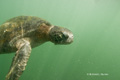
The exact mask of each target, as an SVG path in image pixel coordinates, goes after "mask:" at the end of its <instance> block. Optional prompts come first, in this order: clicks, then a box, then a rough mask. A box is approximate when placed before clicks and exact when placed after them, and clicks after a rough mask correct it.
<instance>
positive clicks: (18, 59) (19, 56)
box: [6, 39, 31, 80]
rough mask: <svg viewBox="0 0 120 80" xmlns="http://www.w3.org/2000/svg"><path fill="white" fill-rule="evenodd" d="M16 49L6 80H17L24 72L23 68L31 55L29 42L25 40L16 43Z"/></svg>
mask: <svg viewBox="0 0 120 80" xmlns="http://www.w3.org/2000/svg"><path fill="white" fill-rule="evenodd" d="M16 48H17V49H18V50H17V52H16V54H15V57H14V58H13V61H12V65H11V68H10V71H9V73H8V74H7V76H6V80H18V79H19V77H20V76H21V74H22V72H23V71H24V70H25V66H26V64H27V61H28V59H29V56H30V53H31V46H30V42H29V41H28V40H26V39H20V40H18V41H17V42H16Z"/></svg>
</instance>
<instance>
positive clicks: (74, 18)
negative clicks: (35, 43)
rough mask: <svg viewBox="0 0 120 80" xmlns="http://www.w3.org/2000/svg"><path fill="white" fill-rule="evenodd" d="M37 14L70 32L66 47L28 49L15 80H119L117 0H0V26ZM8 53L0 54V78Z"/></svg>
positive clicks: (119, 1) (119, 16)
mask: <svg viewBox="0 0 120 80" xmlns="http://www.w3.org/2000/svg"><path fill="white" fill-rule="evenodd" d="M20 15H30V16H38V17H41V18H43V19H46V20H48V21H49V22H51V23H52V24H54V25H58V26H63V27H66V28H68V29H70V30H71V31H72V32H73V33H74V42H73V43H72V44H70V45H54V44H52V43H50V42H47V43H45V44H43V45H41V46H39V47H37V48H34V49H33V50H32V53H31V56H30V59H29V62H28V65H27V67H26V70H25V72H24V73H23V75H22V76H21V78H20V80H120V76H119V74H120V69H119V68H120V62H119V61H120V0H19V1H18V0H8V1H7V0H1V1H0V24H2V23H3V22H5V21H6V20H8V19H10V18H12V17H15V16H20ZM14 54H15V53H13V54H3V55H0V80H4V79H5V75H6V74H7V72H8V70H9V67H10V64H11V61H12V57H13V56H14Z"/></svg>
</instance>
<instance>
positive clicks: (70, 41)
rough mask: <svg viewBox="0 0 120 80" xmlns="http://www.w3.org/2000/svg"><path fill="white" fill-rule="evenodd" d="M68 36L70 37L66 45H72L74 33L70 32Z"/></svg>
mask: <svg viewBox="0 0 120 80" xmlns="http://www.w3.org/2000/svg"><path fill="white" fill-rule="evenodd" d="M67 35H68V38H67V40H66V44H70V43H72V42H73V38H74V37H73V33H72V32H68V33H67Z"/></svg>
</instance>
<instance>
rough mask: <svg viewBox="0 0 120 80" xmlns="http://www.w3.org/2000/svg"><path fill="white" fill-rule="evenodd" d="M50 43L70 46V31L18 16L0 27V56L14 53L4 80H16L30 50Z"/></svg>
mask: <svg viewBox="0 0 120 80" xmlns="http://www.w3.org/2000/svg"><path fill="white" fill-rule="evenodd" d="M47 41H51V42H53V43H55V44H70V43H71V42H73V34H72V32H71V31H70V30H68V29H66V28H62V27H58V26H54V25H51V24H50V23H49V22H47V21H45V20H43V19H41V18H38V17H34V16H18V17H15V18H12V19H10V20H8V21H6V22H5V23H4V24H2V25H1V26H0V54H5V53H11V52H15V51H16V54H15V56H14V58H13V61H12V64H11V67H10V70H9V72H8V74H7V76H6V80H18V79H19V77H20V76H21V74H22V72H23V71H24V70H25V66H26V65H27V61H28V59H29V56H30V53H31V48H34V47H36V46H39V45H41V44H42V43H44V42H47Z"/></svg>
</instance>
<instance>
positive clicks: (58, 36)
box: [54, 33, 63, 42]
mask: <svg viewBox="0 0 120 80" xmlns="http://www.w3.org/2000/svg"><path fill="white" fill-rule="evenodd" d="M54 37H55V41H56V42H61V41H62V40H63V36H62V34H59V33H56V34H55V35H54Z"/></svg>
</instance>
